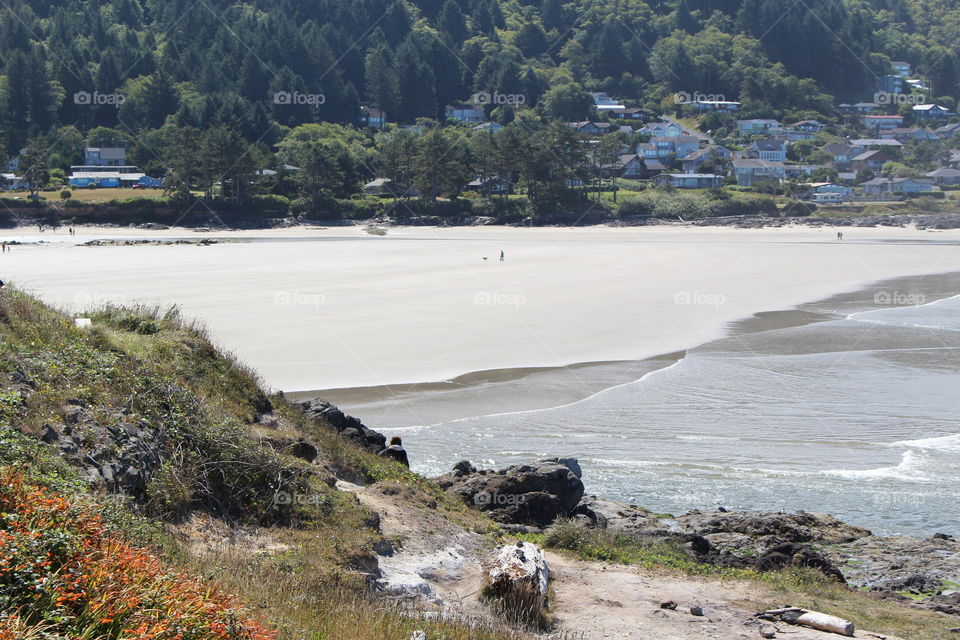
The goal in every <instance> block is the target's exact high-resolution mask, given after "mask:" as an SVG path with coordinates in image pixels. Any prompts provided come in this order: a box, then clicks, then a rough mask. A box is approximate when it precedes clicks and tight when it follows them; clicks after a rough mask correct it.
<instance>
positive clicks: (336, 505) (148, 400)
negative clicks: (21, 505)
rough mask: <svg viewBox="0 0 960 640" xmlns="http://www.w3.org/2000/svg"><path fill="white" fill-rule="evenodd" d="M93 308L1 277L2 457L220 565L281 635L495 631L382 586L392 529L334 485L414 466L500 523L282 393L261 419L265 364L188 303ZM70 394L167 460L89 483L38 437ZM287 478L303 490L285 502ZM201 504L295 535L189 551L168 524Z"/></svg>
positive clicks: (156, 542) (56, 419)
mask: <svg viewBox="0 0 960 640" xmlns="http://www.w3.org/2000/svg"><path fill="white" fill-rule="evenodd" d="M93 320H94V325H95V327H94V328H93V329H92V330H78V329H76V328H74V327H73V326H72V321H71V320H70V319H69V318H67V317H65V316H64V315H62V314H60V313H57V312H55V311H53V310H51V309H49V308H47V307H45V306H44V305H42V304H40V303H39V302H37V301H36V300H34V299H32V298H30V297H28V296H26V295H24V294H22V293H20V292H18V291H15V290H11V289H6V290H4V291H2V292H0V374H2V375H0V466H6V467H12V466H15V467H17V468H21V469H24V470H25V473H26V480H28V481H30V482H36V483H38V484H41V485H44V486H47V487H51V488H52V489H54V490H56V491H57V492H59V493H60V494H61V495H64V496H67V497H68V499H69V500H71V501H77V502H78V503H79V502H83V503H89V502H90V501H93V502H94V503H96V504H97V505H99V506H98V507H97V509H98V510H99V511H102V512H103V513H104V514H105V515H106V517H107V521H108V526H111V527H112V530H113V531H123V532H124V534H125V537H127V538H128V539H130V540H131V541H132V542H133V543H135V544H137V545H140V546H146V547H149V548H151V549H153V550H154V551H155V552H157V553H159V554H160V555H161V556H162V557H163V558H164V560H165V561H166V562H167V563H170V564H172V565H175V566H178V567H185V568H187V569H189V570H191V571H194V572H200V571H202V572H203V575H206V576H207V577H214V576H215V577H218V578H220V580H219V582H220V583H221V584H222V585H223V586H224V587H226V588H227V589H228V590H229V591H232V592H234V593H237V594H238V595H239V596H240V597H241V599H242V600H243V601H244V602H248V603H255V605H256V607H255V608H256V609H257V611H256V613H257V614H258V615H259V617H260V618H261V619H262V620H263V621H265V622H266V623H268V624H270V625H272V626H274V627H275V628H278V629H279V630H280V631H281V634H280V637H281V638H302V637H311V638H313V637H316V638H370V639H373V640H376V639H379V638H397V637H401V636H402V634H403V633H405V634H406V637H409V634H410V633H411V632H412V631H413V629H415V628H425V629H427V630H434V631H436V632H438V633H440V632H442V633H443V634H445V636H446V637H448V638H464V639H466V638H480V637H490V635H489V633H485V631H484V630H482V629H477V628H470V627H469V626H468V625H463V624H454V623H449V624H448V623H443V622H423V621H416V620H413V619H409V618H408V617H406V616H404V615H401V613H400V612H399V611H397V610H393V609H391V608H389V607H387V608H384V607H383V606H382V605H375V604H374V603H372V602H371V601H370V600H369V599H368V597H367V595H366V585H365V582H364V579H363V575H362V573H361V572H362V570H363V569H365V568H369V567H370V566H371V565H372V561H373V558H374V555H373V545H374V543H376V542H377V541H378V540H379V539H380V535H379V533H378V531H377V529H376V518H375V516H374V514H371V513H370V512H368V511H367V510H366V509H364V508H363V507H362V506H360V505H359V503H358V502H357V501H356V499H355V498H354V497H353V496H352V495H350V494H345V493H341V492H339V491H336V490H335V489H333V488H332V486H331V485H332V481H333V475H332V474H331V473H330V471H329V470H337V471H339V472H342V473H347V474H349V475H351V476H353V477H356V478H360V479H362V480H364V481H368V482H369V481H376V480H394V481H401V482H403V483H405V484H406V485H408V486H409V487H410V488H411V489H412V490H414V491H416V492H418V493H423V494H425V495H428V496H429V498H430V499H431V501H432V502H435V503H436V504H437V509H439V510H441V511H443V512H445V513H447V514H449V516H450V517H451V518H453V519H456V520H459V521H461V522H463V523H464V524H468V525H469V526H471V527H472V528H484V527H488V526H489V523H488V522H487V521H486V520H485V519H483V518H481V517H479V516H478V515H477V514H474V513H472V512H469V511H467V510H466V509H465V508H464V507H463V506H462V505H459V504H458V503H451V502H449V501H447V500H446V498H445V496H444V495H443V494H442V493H441V492H440V491H439V489H437V488H436V487H435V486H434V485H432V484H430V483H428V482H426V481H425V480H423V479H422V478H419V477H417V476H414V475H413V474H411V473H410V472H409V471H407V470H405V469H404V468H402V467H400V466H399V465H396V464H394V463H392V462H389V461H386V460H383V459H380V458H378V457H376V456H373V455H370V454H369V453H366V452H364V451H363V450H361V449H359V448H358V447H355V446H353V445H352V444H350V443H348V442H346V441H344V440H342V439H341V438H340V437H339V436H337V435H336V434H335V433H334V431H333V430H332V429H331V428H329V426H326V425H322V424H317V423H314V422H308V421H307V420H306V419H305V418H304V417H303V415H302V414H301V413H300V412H299V411H298V410H297V409H295V408H294V407H292V406H290V405H289V404H287V403H286V402H284V401H283V400H282V399H279V398H274V399H273V401H272V404H273V405H274V410H273V411H272V416H273V418H274V420H270V421H267V422H266V424H259V423H256V422H255V421H254V419H255V418H256V416H257V415H258V414H260V413H263V412H264V411H269V410H270V404H271V402H270V400H269V399H268V398H266V397H265V396H264V394H263V392H262V391H261V390H260V387H259V385H258V383H257V380H256V379H255V377H254V376H253V375H252V374H251V373H250V372H249V371H247V370H245V369H244V368H243V367H241V366H239V365H237V364H236V363H235V362H233V361H232V360H231V359H230V358H229V357H226V356H224V355H223V354H221V353H220V352H218V351H217V350H216V349H215V348H214V347H213V346H212V345H211V344H210V342H209V341H208V340H207V339H206V337H204V335H203V332H202V331H198V330H197V329H196V328H191V327H188V326H185V325H184V323H183V322H181V321H180V319H179V317H178V316H177V314H176V313H175V312H168V313H157V312H155V311H154V310H149V309H134V310H119V309H104V310H101V311H100V312H97V313H95V314H93ZM14 373H19V374H22V375H24V376H26V378H28V379H29V380H30V381H32V385H33V387H34V391H32V392H31V393H24V392H23V390H22V389H23V388H22V387H19V388H18V387H17V386H16V385H14V384H13V383H12V382H11V381H10V380H11V378H10V374H14ZM68 403H72V404H76V403H79V404H81V405H82V406H83V407H84V409H85V410H86V411H87V413H88V414H89V415H90V416H92V417H94V418H95V419H96V421H97V422H98V423H99V424H101V425H115V424H117V423H118V422H119V421H121V420H122V421H124V422H131V423H139V424H148V425H153V426H156V427H158V428H161V429H163V431H164V432H165V433H166V434H167V438H168V441H167V445H166V449H167V451H166V461H165V463H164V464H163V465H162V467H161V468H160V469H159V471H158V473H157V474H156V475H155V476H154V478H153V480H152V482H151V483H150V484H149V486H148V487H147V489H146V490H145V491H144V492H142V493H141V494H140V495H136V496H134V497H132V498H128V499H126V500H124V501H120V502H118V501H117V500H115V499H110V498H109V497H108V496H105V495H100V494H96V493H91V492H90V491H89V488H88V487H87V485H86V483H85V482H83V481H81V480H80V479H79V477H78V474H77V470H76V469H75V468H74V467H71V466H69V465H67V464H65V463H63V462H62V461H61V460H60V459H59V458H58V457H56V456H55V455H53V454H52V452H51V450H50V449H49V448H47V447H46V446H45V445H43V444H41V443H40V442H39V441H38V440H37V439H36V436H38V435H39V434H40V433H41V431H42V429H43V426H44V425H46V424H59V423H62V422H63V409H62V408H63V406H64V405H65V404H68ZM76 433H77V432H76V431H75V434H76ZM81 437H83V436H82V435H81ZM300 439H306V440H308V441H311V442H313V443H314V444H315V445H316V446H317V447H318V449H320V451H321V452H322V455H321V459H320V460H319V462H320V463H322V464H313V465H310V464H308V463H306V462H304V461H302V460H300V459H298V458H295V457H293V456H291V455H288V454H287V453H286V450H287V449H288V447H289V445H290V444H292V443H293V442H296V441H297V440H300ZM279 491H285V492H288V493H291V494H293V495H298V496H300V497H301V499H300V500H299V501H298V502H297V503H294V504H285V503H277V502H276V501H275V500H274V496H275V495H276V493H277V492H279ZM191 512H193V513H197V512H201V513H204V514H208V515H212V516H215V517H217V518H219V519H221V520H223V521H226V522H229V523H230V526H232V527H234V528H236V529H240V528H245V529H246V530H248V531H249V530H255V531H256V532H257V535H259V536H261V537H266V538H269V539H271V540H274V541H276V542H277V543H278V545H280V546H281V547H282V548H286V549H287V550H286V551H283V552H280V553H277V554H273V555H254V554H251V553H237V554H220V555H213V556H211V555H205V556H203V557H200V558H196V557H191V556H190V555H189V554H188V553H186V552H185V549H184V546H183V545H181V544H179V543H178V541H177V540H175V539H174V538H173V537H172V536H171V535H170V534H169V533H168V531H169V528H165V527H162V526H160V523H164V522H177V521H183V520H184V518H186V517H187V516H188V514H190V513H191ZM0 608H2V602H0ZM107 637H112V636H107ZM500 637H510V634H500Z"/></svg>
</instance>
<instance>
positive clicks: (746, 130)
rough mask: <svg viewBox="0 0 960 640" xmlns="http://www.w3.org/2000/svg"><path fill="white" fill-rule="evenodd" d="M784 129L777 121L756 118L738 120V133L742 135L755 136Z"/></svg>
mask: <svg viewBox="0 0 960 640" xmlns="http://www.w3.org/2000/svg"><path fill="white" fill-rule="evenodd" d="M781 129H783V125H781V124H780V122H779V121H777V120H769V119H762V118H755V119H753V120H737V132H738V133H740V134H742V135H754V134H759V133H773V132H775V131H780V130H781Z"/></svg>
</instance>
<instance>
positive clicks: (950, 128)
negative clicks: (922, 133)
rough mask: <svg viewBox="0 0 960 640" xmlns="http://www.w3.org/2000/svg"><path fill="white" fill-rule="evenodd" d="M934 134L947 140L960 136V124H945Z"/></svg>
mask: <svg viewBox="0 0 960 640" xmlns="http://www.w3.org/2000/svg"><path fill="white" fill-rule="evenodd" d="M933 132H934V133H936V134H937V137H938V138H940V139H942V140H946V139H948V138H952V137H953V136H955V135H957V134H960V124H945V125H943V126H942V127H937V128H936V129H934V130H933Z"/></svg>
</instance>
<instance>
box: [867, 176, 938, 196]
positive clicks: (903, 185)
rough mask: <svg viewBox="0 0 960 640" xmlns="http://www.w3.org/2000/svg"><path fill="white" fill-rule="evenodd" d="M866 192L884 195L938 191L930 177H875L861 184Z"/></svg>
mask: <svg viewBox="0 0 960 640" xmlns="http://www.w3.org/2000/svg"><path fill="white" fill-rule="evenodd" d="M860 187H861V188H862V189H863V191H864V193H867V194H870V195H882V194H885V193H899V194H916V193H930V192H933V191H938V189H937V187H936V186H935V185H934V184H933V180H931V179H929V178H874V179H873V180H869V181H867V182H863V183H861V184H860Z"/></svg>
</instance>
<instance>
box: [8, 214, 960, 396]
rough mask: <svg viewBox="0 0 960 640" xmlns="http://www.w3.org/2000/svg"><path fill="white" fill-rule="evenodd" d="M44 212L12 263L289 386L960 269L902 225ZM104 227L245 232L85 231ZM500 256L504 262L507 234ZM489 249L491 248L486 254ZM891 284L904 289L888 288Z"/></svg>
mask: <svg viewBox="0 0 960 640" xmlns="http://www.w3.org/2000/svg"><path fill="white" fill-rule="evenodd" d="M844 231H845V235H846V237H845V239H844V240H843V241H842V242H841V241H838V240H837V238H836V230H833V229H829V228H825V229H811V228H805V227H798V228H780V229H758V230H737V229H730V228H678V227H638V228H606V227H593V228H544V229H513V228H504V227H477V228H442V229H437V228H391V229H390V230H389V232H388V234H387V235H386V236H382V237H379V236H374V235H370V234H368V233H366V232H365V231H364V230H363V229H362V228H360V227H337V228H327V229H324V228H315V229H310V228H294V229H278V230H266V231H264V230H258V231H231V232H218V231H214V232H208V233H198V232H195V231H192V230H186V229H177V230H169V231H142V230H128V229H79V230H78V235H77V236H75V237H71V236H68V235H67V232H66V230H65V229H61V230H60V231H59V232H57V233H56V234H54V233H52V232H49V231H47V232H44V233H42V234H41V233H38V232H37V230H36V229H35V228H32V229H15V230H10V231H4V232H0V240H6V241H11V240H16V241H20V242H24V243H35V242H40V241H42V242H41V243H40V244H25V245H22V246H14V247H13V250H12V251H11V252H10V253H7V254H4V255H3V257H2V259H0V279H3V280H5V281H8V282H10V283H12V284H14V285H16V286H18V287H21V288H23V289H26V290H28V291H31V292H33V293H36V294H37V295H39V296H40V297H41V298H42V299H44V300H45V301H47V302H50V303H53V304H56V305H59V306H63V307H66V308H70V309H74V310H78V311H79V310H82V309H83V308H89V307H90V306H96V305H99V304H104V303H110V302H115V303H134V302H143V303H148V304H162V305H168V304H178V305H180V306H181V307H182V309H183V311H184V313H185V315H187V316H190V317H195V318H197V319H199V320H201V321H202V322H204V323H205V324H206V325H207V326H208V328H209V329H210V330H211V332H212V335H213V337H214V339H215V340H216V341H217V342H218V343H219V344H221V345H223V346H225V347H226V348H228V349H230V350H232V351H233V352H235V353H236V354H237V356H239V357H240V358H241V359H242V360H243V361H245V362H246V363H248V364H250V365H252V366H253V367H255V368H256V369H257V370H258V371H259V372H260V373H261V374H262V376H263V378H264V380H265V381H266V383H267V384H268V385H269V386H271V387H273V388H276V389H283V390H285V391H301V390H311V389H333V388H344V387H363V386H377V385H388V384H402V383H416V382H431V381H439V380H446V379H449V378H452V377H454V376H458V375H462V374H466V373H470V372H476V371H484V370H491V369H509V368H523V367H535V366H537V367H547V366H560V365H567V364H572V363H580V362H598V361H615V360H638V359H642V358H646V357H650V356H653V355H657V354H662V353H668V352H672V351H676V350H681V349H684V348H688V347H691V346H693V345H696V344H700V343H703V342H706V341H708V340H711V339H714V338H717V337H719V336H720V335H721V334H722V332H723V330H724V327H725V326H726V325H727V324H728V323H729V322H731V321H734V320H737V319H741V318H744V317H747V316H750V315H752V314H754V313H756V312H760V311H769V310H778V309H786V308H790V307H792V306H794V305H796V304H799V303H802V302H805V301H810V300H814V299H822V298H825V297H827V296H830V295H833V294H837V293H840V292H844V291H851V290H855V289H859V288H861V287H862V286H864V285H866V284H869V283H871V282H876V281H878V280H885V279H890V278H895V277H898V276H906V275H920V274H928V273H945V272H951V271H960V232H958V231H945V232H929V231H916V230H911V229H900V228H876V229H869V228H868V229H859V228H858V229H855V230H854V229H844ZM94 238H98V239H99V238H104V239H109V238H153V239H178V238H182V239H190V240H199V239H216V240H224V241H225V240H235V242H222V243H220V244H214V245H211V246H194V245H169V246H153V245H141V246H104V247H81V246H77V245H78V244H79V243H81V242H84V241H87V240H90V239H94ZM501 251H503V252H504V255H505V260H504V261H503V262H500V259H499V257H500V252H501ZM485 258H486V259H485ZM891 293H892V294H893V293H896V292H891Z"/></svg>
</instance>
